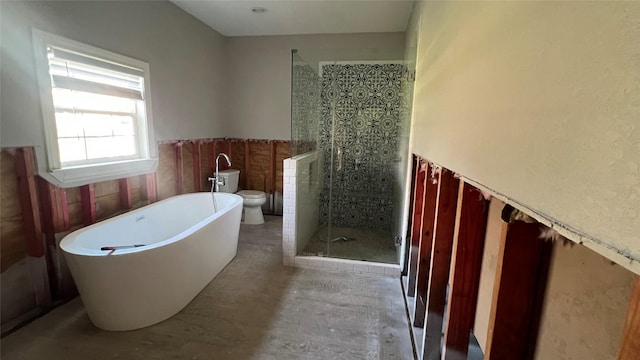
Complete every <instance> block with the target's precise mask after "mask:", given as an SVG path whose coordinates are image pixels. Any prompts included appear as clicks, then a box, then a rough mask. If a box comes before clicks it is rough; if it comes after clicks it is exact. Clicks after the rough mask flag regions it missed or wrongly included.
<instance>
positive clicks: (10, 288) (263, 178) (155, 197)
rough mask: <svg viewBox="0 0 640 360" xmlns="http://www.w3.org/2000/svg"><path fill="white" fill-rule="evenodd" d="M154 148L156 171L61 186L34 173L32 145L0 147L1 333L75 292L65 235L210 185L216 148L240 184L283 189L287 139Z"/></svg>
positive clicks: (275, 190) (208, 141)
mask: <svg viewBox="0 0 640 360" xmlns="http://www.w3.org/2000/svg"><path fill="white" fill-rule="evenodd" d="M158 150H159V165H158V169H157V170H156V172H155V173H152V174H146V175H141V176H134V177H129V178H123V179H117V180H110V181H103V182H98V183H92V184H86V185H83V186H79V187H72V188H66V189H63V188H58V187H56V186H54V185H52V184H50V183H48V182H47V181H45V180H44V179H42V178H40V177H38V176H36V175H35V169H36V168H35V157H34V156H33V149H32V148H31V147H21V148H4V149H2V151H1V152H0V157H1V159H0V166H1V167H2V173H1V179H0V180H1V183H0V184H1V186H2V199H1V200H2V201H1V204H0V206H1V207H2V208H1V212H0V225H1V226H0V229H1V234H0V235H1V238H0V241H1V252H0V257H1V261H0V263H1V264H2V269H1V270H2V271H1V273H2V332H3V333H4V332H6V331H8V330H10V329H11V328H12V327H13V326H15V325H16V324H18V323H20V322H22V321H24V320H26V319H28V318H31V317H33V316H36V315H37V314H38V313H42V312H44V311H47V310H48V309H49V308H50V307H51V306H54V305H53V304H58V303H60V302H61V301H65V300H68V299H70V298H72V297H74V296H76V295H77V292H76V290H75V287H74V286H73V281H72V279H71V278H70V275H69V272H68V269H67V268H66V265H65V263H64V259H63V257H62V254H61V253H60V252H59V251H58V243H59V241H60V240H61V239H62V238H63V237H64V235H66V234H67V233H69V232H70V231H72V230H76V229H78V228H81V227H83V226H87V225H91V224H93V223H95V222H98V221H101V220H104V219H107V218H110V217H113V216H116V215H118V214H121V213H124V212H127V211H130V210H133V209H137V208H139V207H142V206H144V205H147V204H149V203H153V202H156V201H159V200H163V199H166V198H168V197H171V196H174V195H178V194H182V193H190V192H197V191H209V190H210V182H209V181H208V178H209V177H211V176H213V171H214V168H215V157H216V156H217V154H219V153H220V152H225V153H227V154H228V155H229V156H230V157H231V159H232V166H231V167H232V168H235V169H238V170H240V171H241V174H242V181H241V183H240V188H241V189H247V188H249V189H253V190H261V191H265V192H266V193H267V194H274V195H275V194H276V193H280V194H282V191H283V189H282V185H283V183H282V173H283V171H282V169H283V160H284V159H286V158H288V157H289V142H288V141H282V140H254V139H226V138H221V139H195V140H176V141H163V142H160V143H159V144H158ZM247 150H249V151H247ZM225 168H226V163H225V164H222V163H221V169H225ZM248 186H250V187H248Z"/></svg>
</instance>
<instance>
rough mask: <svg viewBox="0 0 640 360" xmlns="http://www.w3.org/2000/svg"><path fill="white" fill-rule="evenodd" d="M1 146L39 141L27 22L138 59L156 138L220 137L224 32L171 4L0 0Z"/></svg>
mask: <svg viewBox="0 0 640 360" xmlns="http://www.w3.org/2000/svg"><path fill="white" fill-rule="evenodd" d="M0 10H1V11H0V13H1V16H2V18H1V23H2V24H1V26H2V28H1V33H2V39H1V41H2V70H1V76H2V77H1V80H0V83H1V86H2V88H1V89H0V90H1V100H2V106H1V118H2V138H1V142H2V146H3V147H4V146H25V145H36V146H41V145H42V144H43V143H44V135H43V130H42V120H41V112H40V100H39V95H38V92H37V85H36V79H35V65H34V61H33V50H32V45H31V27H35V28H38V29H41V30H44V31H47V32H51V33H54V34H57V35H61V36H64V37H67V38H70V39H72V40H76V41H80V42H83V43H86V44H89V45H93V46H97V47H100V48H103V49H106V50H110V51H113V52H116V53H120V54H123V55H126V56H130V57H133V58H136V59H140V60H144V61H146V62H148V63H149V67H150V73H151V98H152V103H153V115H154V122H155V130H156V139H157V140H165V139H189V138H203V137H220V136H224V135H225V134H224V133H223V125H224V123H223V119H224V118H225V113H224V111H225V109H226V106H225V104H226V101H225V99H226V98H225V95H224V94H225V93H226V89H225V88H224V86H223V85H224V82H225V81H224V75H225V71H224V65H225V51H224V46H225V41H226V40H225V38H224V37H222V35H220V34H218V33H217V32H215V31H213V30H211V29H210V28H209V27H207V26H206V25H204V24H203V23H201V22H200V21H198V20H196V19H195V18H194V17H192V16H191V15H189V14H187V13H185V12H184V11H182V10H181V9H180V8H178V7H176V6H175V5H173V4H171V3H169V2H109V1H87V2H80V1H74V2H58V1H47V2H28V1H22V2H6V1H2V2H1V9H0Z"/></svg>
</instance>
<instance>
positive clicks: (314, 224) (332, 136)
mask: <svg viewBox="0 0 640 360" xmlns="http://www.w3.org/2000/svg"><path fill="white" fill-rule="evenodd" d="M403 57H404V50H403V49H349V50H318V49H315V50H314V49H306V50H305V49H299V50H293V51H292V71H291V74H292V84H291V94H292V101H291V103H292V111H291V113H292V119H291V129H292V142H291V144H292V145H291V152H292V154H291V155H292V157H294V158H296V157H297V158H300V159H302V158H308V159H310V160H309V161H308V162H304V164H308V165H305V166H307V167H306V168H305V169H304V172H305V176H304V177H302V179H301V180H297V181H302V182H304V184H302V183H298V184H297V186H298V188H300V187H302V186H304V187H305V189H307V191H306V192H305V194H304V197H303V198H302V199H300V198H299V199H298V200H297V203H296V210H295V211H296V218H297V219H298V220H297V221H298V225H297V226H298V227H301V228H304V229H303V231H298V233H297V235H296V236H297V238H296V243H297V254H298V255H306V256H327V257H336V258H344V259H353V260H366V261H374V262H382V263H396V264H397V263H398V259H399V256H400V254H399V247H400V242H399V239H401V234H402V231H403V230H402V208H403V196H404V186H405V183H406V176H407V171H406V168H407V157H408V143H409V125H410V120H409V106H410V96H408V95H409V94H408V92H407V89H408V88H409V86H408V80H409V79H408V78H409V76H408V73H407V69H406V66H405V65H404V62H403V60H402V59H403Z"/></svg>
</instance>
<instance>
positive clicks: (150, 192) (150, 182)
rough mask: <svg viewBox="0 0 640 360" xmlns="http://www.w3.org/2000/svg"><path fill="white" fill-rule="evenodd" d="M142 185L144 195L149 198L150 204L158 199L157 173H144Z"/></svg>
mask: <svg viewBox="0 0 640 360" xmlns="http://www.w3.org/2000/svg"><path fill="white" fill-rule="evenodd" d="M140 185H141V189H140V191H141V192H142V197H143V198H144V199H145V200H147V201H148V202H149V204H151V203H154V202H156V201H158V188H157V182H156V174H155V173H152V174H145V175H142V178H141V181H140Z"/></svg>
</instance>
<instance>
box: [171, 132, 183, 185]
mask: <svg viewBox="0 0 640 360" xmlns="http://www.w3.org/2000/svg"><path fill="white" fill-rule="evenodd" d="M173 154H174V165H175V174H176V193H177V194H178V195H179V194H182V193H183V192H184V174H183V162H182V143H181V142H177V143H175V144H174V147H173Z"/></svg>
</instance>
